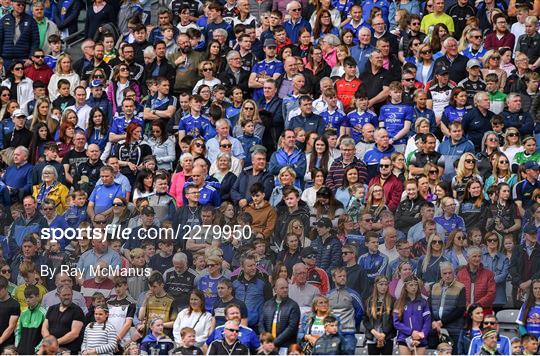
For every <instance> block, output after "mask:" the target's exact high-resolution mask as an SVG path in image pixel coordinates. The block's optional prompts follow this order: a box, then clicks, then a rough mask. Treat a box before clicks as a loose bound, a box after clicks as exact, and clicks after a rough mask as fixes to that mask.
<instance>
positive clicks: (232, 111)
mask: <svg viewBox="0 0 540 356" xmlns="http://www.w3.org/2000/svg"><path fill="white" fill-rule="evenodd" d="M240 108H241V107H236V106H234V105H231V106H229V107H228V108H227V109H225V117H226V118H227V119H229V121H230V122H231V127H234V126H235V125H236V120H238V116H239V115H240Z"/></svg>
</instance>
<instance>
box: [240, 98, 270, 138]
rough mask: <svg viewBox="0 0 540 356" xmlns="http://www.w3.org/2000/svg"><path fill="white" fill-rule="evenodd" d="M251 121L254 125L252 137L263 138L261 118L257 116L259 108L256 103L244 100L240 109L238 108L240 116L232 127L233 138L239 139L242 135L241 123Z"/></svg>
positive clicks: (263, 128)
mask: <svg viewBox="0 0 540 356" xmlns="http://www.w3.org/2000/svg"><path fill="white" fill-rule="evenodd" d="M249 120H251V121H253V123H254V124H255V132H254V135H255V136H257V137H263V135H264V130H265V127H264V126H263V125H262V120H261V117H260V116H259V107H258V106H257V103H256V102H255V101H254V100H252V99H247V100H244V103H243V104H242V107H241V108H240V114H239V115H238V121H236V125H234V127H233V136H234V137H239V136H241V135H242V134H243V132H242V123H244V122H246V121H249Z"/></svg>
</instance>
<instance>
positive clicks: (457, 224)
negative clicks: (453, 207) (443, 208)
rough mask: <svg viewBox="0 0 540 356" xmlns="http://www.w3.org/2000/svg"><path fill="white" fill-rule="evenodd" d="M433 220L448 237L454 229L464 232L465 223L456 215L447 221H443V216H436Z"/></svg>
mask: <svg viewBox="0 0 540 356" xmlns="http://www.w3.org/2000/svg"><path fill="white" fill-rule="evenodd" d="M433 220H435V222H436V223H437V224H439V225H441V226H442V227H443V229H444V230H445V231H446V236H448V235H449V234H450V233H451V232H452V231H454V230H455V229H461V230H463V231H465V221H463V218H462V217H461V216H458V215H456V214H454V215H452V216H451V217H450V218H449V219H445V218H444V216H436V217H435V218H434V219H433Z"/></svg>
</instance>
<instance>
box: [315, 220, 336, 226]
mask: <svg viewBox="0 0 540 356" xmlns="http://www.w3.org/2000/svg"><path fill="white" fill-rule="evenodd" d="M315 226H318V227H332V220H330V219H328V218H320V219H319V221H317V222H316V223H315Z"/></svg>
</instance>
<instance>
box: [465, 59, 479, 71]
mask: <svg viewBox="0 0 540 356" xmlns="http://www.w3.org/2000/svg"><path fill="white" fill-rule="evenodd" d="M481 66H482V65H481V64H480V61H479V60H478V59H475V58H471V59H469V61H468V62H467V69H471V68H472V67H481Z"/></svg>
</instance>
